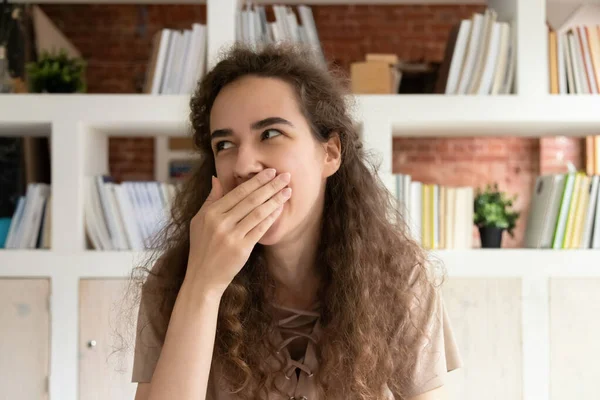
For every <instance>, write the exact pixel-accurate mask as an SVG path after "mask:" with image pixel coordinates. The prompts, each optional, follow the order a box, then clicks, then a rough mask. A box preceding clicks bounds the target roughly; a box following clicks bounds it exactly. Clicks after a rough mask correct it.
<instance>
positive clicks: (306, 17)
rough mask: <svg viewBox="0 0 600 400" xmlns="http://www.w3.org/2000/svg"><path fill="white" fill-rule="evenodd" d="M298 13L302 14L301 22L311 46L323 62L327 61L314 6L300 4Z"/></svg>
mask: <svg viewBox="0 0 600 400" xmlns="http://www.w3.org/2000/svg"><path fill="white" fill-rule="evenodd" d="M298 14H300V23H301V24H302V26H303V27H304V30H305V33H306V36H307V38H308V42H309V43H310V46H311V47H312V48H313V49H314V51H315V53H316V54H317V56H318V57H319V58H320V60H321V62H322V63H325V55H324V54H323V48H322V47H321V40H320V39H319V33H318V32H317V26H316V24H315V18H314V16H313V12H312V8H310V7H308V6H304V5H299V6H298Z"/></svg>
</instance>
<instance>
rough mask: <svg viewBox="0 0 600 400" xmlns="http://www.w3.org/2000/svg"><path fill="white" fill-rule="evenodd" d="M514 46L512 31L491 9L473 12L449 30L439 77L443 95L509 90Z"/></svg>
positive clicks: (498, 92)
mask: <svg viewBox="0 0 600 400" xmlns="http://www.w3.org/2000/svg"><path fill="white" fill-rule="evenodd" d="M516 49H517V48H516V39H515V34H514V30H512V29H511V26H510V24H509V23H508V22H500V21H498V20H497V14H496V12H495V11H494V10H493V9H487V10H486V11H485V12H484V13H483V14H482V13H474V14H473V16H472V17H471V18H470V19H464V20H462V21H461V23H460V25H459V26H456V27H455V28H454V29H453V31H452V32H451V33H450V37H449V40H448V44H447V46H446V56H445V59H444V63H443V65H442V68H441V71H440V77H439V80H440V81H441V83H440V85H441V86H442V89H441V90H443V91H444V93H445V94H478V95H489V94H508V93H512V88H513V82H514V71H515V64H516ZM444 81H445V85H444V84H443V82H444ZM444 86H445V90H444V89H443V87H444Z"/></svg>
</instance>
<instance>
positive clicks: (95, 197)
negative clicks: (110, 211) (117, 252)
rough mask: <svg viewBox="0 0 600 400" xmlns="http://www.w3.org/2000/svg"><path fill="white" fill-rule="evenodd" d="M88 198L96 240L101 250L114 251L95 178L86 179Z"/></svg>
mask: <svg viewBox="0 0 600 400" xmlns="http://www.w3.org/2000/svg"><path fill="white" fill-rule="evenodd" d="M85 181H86V184H87V192H88V198H89V201H90V206H91V209H92V210H93V217H92V220H93V221H94V225H95V226H96V232H97V234H98V239H99V240H100V243H101V247H100V248H99V249H101V250H114V249H115V247H114V246H113V244H112V238H111V236H110V231H109V229H108V222H107V220H106V217H105V215H104V210H103V208H102V203H101V200H100V192H99V191H98V184H97V182H96V181H97V179H96V178H95V177H86V180H85Z"/></svg>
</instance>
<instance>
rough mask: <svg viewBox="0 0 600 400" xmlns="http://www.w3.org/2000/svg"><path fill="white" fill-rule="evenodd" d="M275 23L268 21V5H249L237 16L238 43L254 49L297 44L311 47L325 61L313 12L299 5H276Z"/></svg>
mask: <svg viewBox="0 0 600 400" xmlns="http://www.w3.org/2000/svg"><path fill="white" fill-rule="evenodd" d="M272 8H273V14H274V16H275V20H274V21H269V20H268V19H267V10H266V9H265V6H262V5H253V4H246V5H244V6H243V7H242V9H241V10H240V11H239V12H238V13H237V15H236V19H237V20H236V25H237V26H236V40H237V41H239V42H243V43H247V44H249V45H253V46H260V45H264V44H268V43H278V42H293V43H301V44H305V45H308V46H309V47H311V48H312V49H314V51H315V54H316V55H317V57H319V59H320V60H321V61H324V60H325V58H324V56H323V50H322V48H321V41H320V40H319V35H318V32H317V28H316V25H315V20H314V17H313V13H312V9H311V8H310V7H309V6H305V5H299V6H297V8H296V10H297V15H296V12H294V9H293V8H292V7H291V6H283V5H273V6H272Z"/></svg>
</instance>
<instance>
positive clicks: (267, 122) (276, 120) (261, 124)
mask: <svg viewBox="0 0 600 400" xmlns="http://www.w3.org/2000/svg"><path fill="white" fill-rule="evenodd" d="M275 124H283V125H288V126H291V127H292V128H293V127H294V124H292V123H291V122H290V121H288V120H287V119H284V118H281V117H269V118H265V119H261V120H260V121H256V122H255V123H253V124H252V125H251V126H250V127H251V128H252V129H262V128H266V127H267V126H271V125H275Z"/></svg>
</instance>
